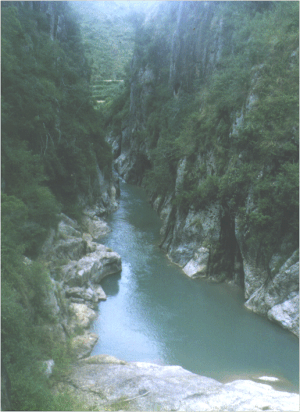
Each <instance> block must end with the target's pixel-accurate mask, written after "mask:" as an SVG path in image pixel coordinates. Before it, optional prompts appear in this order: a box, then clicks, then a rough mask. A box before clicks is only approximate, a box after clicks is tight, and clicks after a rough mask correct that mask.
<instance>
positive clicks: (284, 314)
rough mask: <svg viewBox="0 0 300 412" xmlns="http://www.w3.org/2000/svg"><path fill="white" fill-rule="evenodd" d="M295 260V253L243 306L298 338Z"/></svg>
mask: <svg viewBox="0 0 300 412" xmlns="http://www.w3.org/2000/svg"><path fill="white" fill-rule="evenodd" d="M297 259H298V251H295V252H294V253H293V254H292V256H291V257H290V258H289V259H288V260H287V261H286V262H285V263H284V264H283V265H282V267H281V268H280V270H279V272H278V273H277V274H276V275H275V276H274V278H272V279H269V281H268V282H266V283H265V284H263V285H262V286H261V287H259V288H258V289H257V290H255V292H254V293H253V294H252V295H251V296H250V298H249V299H248V300H247V302H246V303H245V306H246V307H247V308H248V309H250V310H252V311H253V312H256V313H259V314H263V315H267V316H268V318H269V319H270V320H274V321H276V322H277V323H279V324H281V325H282V326H283V327H284V328H286V329H288V330H290V331H291V332H292V333H294V334H296V335H297V336H299V304H298V302H299V261H297V262H296V263H294V262H295V260H297Z"/></svg>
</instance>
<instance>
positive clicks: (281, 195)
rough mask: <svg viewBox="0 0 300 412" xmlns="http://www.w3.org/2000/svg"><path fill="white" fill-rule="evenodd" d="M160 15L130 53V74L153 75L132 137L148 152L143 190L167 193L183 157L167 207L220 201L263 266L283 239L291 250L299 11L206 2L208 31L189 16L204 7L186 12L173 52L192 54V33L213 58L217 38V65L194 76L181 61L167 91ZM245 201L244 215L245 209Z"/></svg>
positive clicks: (166, 43) (167, 19)
mask: <svg viewBox="0 0 300 412" xmlns="http://www.w3.org/2000/svg"><path fill="white" fill-rule="evenodd" d="M162 7H165V8H166V7H168V10H167V9H164V13H163V12H161V13H160V16H162V18H161V19H159V20H156V21H155V22H153V23H152V26H151V24H148V25H143V26H140V28H139V33H138V36H137V37H138V41H137V42H136V45H135V47H136V50H135V53H136V56H138V62H139V64H140V66H137V65H136V66H135V68H136V70H137V71H138V70H139V68H140V67H142V68H145V67H146V65H147V67H151V68H152V70H153V71H154V73H155V77H156V80H155V81H153V84H152V86H153V89H152V90H153V92H152V94H150V96H148V101H147V107H146V110H147V112H146V114H145V118H146V119H147V120H146V122H145V123H144V124H143V130H141V133H142V134H143V136H144V138H145V139H146V140H147V142H148V144H149V145H150V147H152V150H151V152H150V153H151V167H150V169H149V170H148V172H147V174H146V179H145V180H144V182H145V185H146V187H147V189H148V190H149V191H151V192H152V193H156V194H162V195H163V194H165V193H166V192H170V193H171V192H172V191H173V190H174V185H175V177H176V170H177V165H178V162H179V160H180V159H182V158H183V157H185V158H186V159H187V168H186V172H185V177H184V184H183V185H182V189H181V191H180V193H178V194H177V195H176V198H175V199H174V202H175V204H176V205H177V206H178V207H179V208H181V209H183V210H184V209H186V210H187V209H188V207H189V206H190V205H192V204H193V205H194V206H195V207H196V209H197V210H198V209H200V208H203V207H204V208H205V207H206V206H207V205H209V204H210V203H211V202H212V201H215V200H219V201H220V202H221V204H222V206H223V207H224V210H227V211H228V213H229V214H230V215H231V216H235V215H237V214H239V216H243V222H244V225H245V227H248V228H250V232H251V233H249V245H250V244H251V243H255V244H260V245H261V248H262V250H263V251H264V254H265V259H266V261H268V259H269V258H270V256H271V254H272V253H273V252H274V249H276V246H277V244H278V243H279V242H280V240H281V239H282V238H283V237H284V236H286V235H289V236H290V240H291V241H292V242H293V244H294V246H295V247H297V246H296V245H297V243H298V193H299V189H298V123H299V122H298V110H299V104H298V98H299V96H298V90H299V77H298V73H299V65H298V56H299V54H298V53H299V50H298V39H299V30H298V27H299V16H298V14H299V13H298V7H299V4H298V3H297V2H264V3H263V4H261V3H259V2H223V3H215V4H214V5H213V6H212V10H213V13H214V17H213V20H212V21H211V23H207V24H209V26H208V27H206V26H205V24H206V23H203V22H201V21H200V20H199V19H200V17H201V16H200V13H199V10H198V9H199V8H200V7H204V8H205V6H203V5H197V4H190V5H187V6H186V8H185V11H184V13H183V15H182V17H181V19H184V24H181V32H180V33H179V36H180V39H181V45H182V46H181V47H182V49H183V48H184V47H185V48H186V49H187V52H186V55H187V54H188V51H189V47H190V50H191V51H190V55H191V56H192V55H193V49H192V46H191V44H193V42H194V40H193V36H195V35H201V47H203V50H204V47H207V48H208V49H209V48H211V50H212V53H215V50H214V49H216V47H218V46H217V45H216V44H218V43H217V38H218V36H219V35H220V33H221V36H222V45H221V46H220V50H219V52H220V58H219V59H218V62H217V63H216V64H215V66H214V68H213V71H212V72H211V73H209V74H207V73H205V70H202V71H201V68H200V73H198V76H194V77H193V74H192V73H193V71H192V64H193V63H192V62H190V64H191V69H189V70H190V71H186V73H187V75H186V77H185V78H182V79H180V82H181V84H180V83H178V84H177V85H176V84H175V86H173V87H170V83H169V84H168V82H169V79H170V75H171V73H170V55H171V52H172V41H170V32H172V30H169V29H170V27H172V25H173V26H174V21H175V18H176V13H175V11H176V7H179V6H177V5H176V4H170V5H168V6H165V5H163V6H162ZM194 8H198V9H197V10H198V13H196V11H195V10H194ZM174 16H175V17H174ZM199 16H200V17H199ZM221 18H222V29H220V24H219V23H218V22H219V21H220V19H221ZM207 21H209V20H208V19H207ZM199 27H200V29H199ZM208 29H209V30H208ZM214 42H215V44H214ZM145 45H147V46H145ZM179 53H182V50H181V51H179ZM179 56H180V57H179V60H180V58H182V57H181V56H182V55H181V54H179ZM182 60H183V58H182ZM177 64H178V65H180V64H181V62H180V61H178V62H177ZM182 64H186V65H187V64H188V63H187V62H185V63H182ZM202 67H204V66H202ZM182 70H188V69H186V68H185V67H183V68H182ZM188 73H189V74H190V78H188ZM134 76H135V73H134V72H133V73H132V78H133V79H134V78H135V77H134ZM179 87H180V93H179V95H178V96H175V97H174V93H176V94H177V92H178V89H179ZM136 96H137V98H138V91H136ZM235 122H236V123H237V126H234V125H235ZM238 124H242V127H240V128H239V127H238ZM211 156H213V159H214V160H213V164H211V165H210V166H209V167H207V164H208V163H209V162H210V160H209V158H211ZM197 159H198V160H197ZM250 193H251V202H252V203H253V204H254V205H255V206H254V207H252V208H249V207H248V206H247V199H248V200H249V197H248V196H249V194H250ZM251 202H250V203H251ZM248 203H249V202H248Z"/></svg>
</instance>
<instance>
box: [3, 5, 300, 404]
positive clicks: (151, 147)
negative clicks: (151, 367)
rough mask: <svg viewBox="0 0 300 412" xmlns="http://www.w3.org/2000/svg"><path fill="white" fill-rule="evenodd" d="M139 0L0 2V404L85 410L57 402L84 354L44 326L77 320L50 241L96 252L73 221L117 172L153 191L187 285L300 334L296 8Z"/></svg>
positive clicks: (164, 242)
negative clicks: (235, 290) (45, 253)
mask: <svg viewBox="0 0 300 412" xmlns="http://www.w3.org/2000/svg"><path fill="white" fill-rule="evenodd" d="M135 3H136V2H132V4H130V3H127V2H126V3H125V2H99V3H97V2H76V4H74V5H71V4H70V2H52V1H47V2H35V1H33V2H31V1H28V2H4V1H3V2H1V57H2V69H1V70H2V72H1V73H2V82H1V84H2V88H1V97H2V105H1V114H2V128H1V131H2V158H1V159H2V162H1V206H2V211H1V218H2V225H1V228H2V229H1V257H2V261H1V273H2V281H1V309H2V322H1V332H2V338H1V339H2V340H1V342H2V348H1V349H2V351H1V365H2V409H3V410H76V408H77V410H82V409H83V408H84V407H85V406H84V405H82V404H80V405H77V404H76V403H74V399H72V396H69V395H68V394H67V393H65V394H56V395H55V394H54V391H53V385H54V383H57V382H59V381H60V379H62V378H65V374H66V371H67V370H68V368H67V367H68V364H69V363H70V362H71V361H72V360H73V358H72V355H71V352H70V351H69V348H70V344H69V343H70V342H69V341H68V340H66V341H65V342H64V344H62V343H61V342H59V341H58V340H57V339H54V338H48V335H45V330H44V329H43V326H44V325H45V324H46V323H47V324H49V325H50V328H51V327H53V330H54V326H55V325H56V324H57V323H58V320H57V318H58V316H62V313H63V312H64V311H65V313H67V312H68V308H64V307H63V305H62V307H60V308H58V312H59V315H57V317H56V315H55V316H54V315H53V313H54V312H53V310H52V309H53V308H52V309H51V308H50V306H51V304H53V302H52V303H51V302H50V303H49V296H50V295H51V294H50V292H49V291H52V292H53V284H55V285H56V286H57V284H59V282H60V281H61V278H60V277H59V276H60V275H61V266H62V265H66V262H67V263H69V262H70V259H73V256H72V257H71V258H70V257H68V259H64V258H59V259H57V262H54V263H53V262H52V263H51V264H53V265H54V264H55V265H57V268H58V269H57V270H56V269H55V270H56V272H55V276H57V279H56V278H55V279H54V277H55V276H54V277H53V276H52V273H50V272H51V270H52V269H53V265H52V266H51V265H50V263H49V262H48V263H49V264H48V263H47V264H46V263H45V261H43V260H42V259H41V249H42V246H43V245H44V243H45V240H46V239H48V237H49V233H51V230H52V233H55V234H54V235H53V236H52V241H53V242H55V241H58V242H59V241H61V242H62V238H64V237H65V239H64V240H67V241H70V238H69V235H70V233H71V234H72V236H73V235H74V233H75V235H74V237H76V236H77V238H76V239H75V241H74V238H73V239H72V241H73V242H74V244H75V243H76V242H77V243H76V245H77V246H78V245H79V246H78V250H79V249H80V248H81V249H80V253H79V252H78V256H77V257H76V259H74V261H78V260H79V258H81V257H82V256H85V255H86V253H87V252H92V251H95V250H96V248H97V245H95V244H94V243H92V242H91V241H90V238H89V237H86V238H85V239H83V236H82V233H81V232H80V230H81V228H80V225H78V224H77V223H76V222H75V220H71V219H70V218H72V219H77V220H78V221H79V222H80V220H81V218H82V211H83V209H84V208H85V207H92V206H94V205H95V203H97V199H99V197H100V196H101V194H102V193H101V190H102V186H103V187H104V186H106V183H105V182H108V181H112V179H113V176H112V167H114V168H115V170H116V171H117V172H118V173H119V174H120V175H121V176H122V177H123V178H124V179H125V180H126V181H127V182H130V183H134V184H138V185H142V186H143V187H144V188H145V189H146V191H147V193H148V195H149V198H150V201H151V203H152V205H153V207H154V208H155V210H156V211H157V212H158V213H159V215H160V217H161V218H162V220H163V224H162V229H161V247H162V249H163V250H164V251H165V252H166V253H168V256H169V258H170V259H171V260H172V261H173V262H175V263H177V264H178V265H179V266H181V267H182V268H183V270H184V272H185V273H186V274H187V275H188V276H191V277H208V278H210V279H212V280H213V281H217V282H220V281H224V280H226V281H230V282H231V283H234V284H238V285H240V286H241V287H243V288H244V291H245V299H246V300H247V302H246V305H248V307H249V308H250V309H252V310H254V311H255V312H257V313H261V314H264V315H267V316H268V317H269V318H270V319H272V320H275V321H277V322H279V323H280V324H281V325H283V326H284V327H286V328H287V329H289V330H290V331H292V332H293V333H295V334H297V333H299V314H298V307H299V292H298V291H299V279H298V272H297V264H298V267H299V263H297V262H298V260H299V254H298V247H299V245H298V212H299V202H298V199H299V181H298V176H299V169H298V134H299V119H298V117H299V95H298V91H299V3H298V2H253V1H251V2H172V1H171V2H155V3H156V4H155V6H154V5H151V4H150V5H147V4H146V5H143V6H142V7H141V8H139V7H138V5H137V7H136V9H135V7H133V6H134V4H135ZM137 3H138V2H137ZM145 3H148V2H145ZM133 9H134V10H135V11H134V13H132V10H133ZM144 13H145V14H144ZM80 27H81V28H80ZM129 59H130V60H131V63H130V64H129V63H128V60H129ZM103 80H124V81H123V82H120V83H111V84H110V83H109V86H108V84H105V85H104V86H102V83H101V84H100V83H99V81H103ZM99 85H100V86H99ZM93 86H97V87H96V89H95V87H93ZM97 100H98V104H97V102H96V101H97ZM99 101H100V102H101V103H99ZM103 102H105V104H102V103H103ZM95 108H96V109H97V110H95ZM115 192H116V190H115ZM115 192H114V196H115ZM107 204H109V199H108V200H107ZM98 206H99V205H98ZM102 206H103V205H102V204H101V205H100V206H99V207H98V212H99V211H100V212H101V213H106V212H105V207H103V208H102ZM100 212H99V214H100ZM66 215H67V216H66ZM89 218H90V220H93V219H94V220H97V216H96V214H93V212H91V215H90V217H89ZM89 218H88V219H89ZM59 219H65V220H64V223H63V225H62V226H61V227H64V230H66V229H65V227H66V226H67V227H68V229H67V230H69V233H67V234H66V232H64V231H63V230H61V232H60V235H59V236H61V238H59V236H58V235H57V233H58V231H57V230H56V232H55V228H57V226H58V222H59ZM98 220H99V219H98ZM65 222H67V223H68V224H66V223H65ZM70 222H71V223H70ZM102 223H103V222H102ZM72 225H73V226H72ZM98 229H99V227H98ZM55 236H57V237H58V238H57V239H56V238H55ZM86 239H87V240H86ZM70 243H72V242H71V241H70ZM52 246H53V243H52ZM77 246H76V247H77ZM58 249H59V248H58ZM104 249H105V248H104ZM104 249H103V250H104ZM78 250H77V249H76V253H77V251H78ZM73 252H74V251H72V253H73ZM76 253H75V252H74V254H76ZM103 253H111V254H113V252H111V251H108V250H105V252H103ZM62 255H63V254H62ZM79 255H80V257H79ZM105 256H106V255H105ZM115 257H116V256H115ZM59 260H60V261H59ZM58 261H59V262H58ZM119 267H120V266H118V268H119ZM118 270H119V269H118ZM51 276H52V277H51ZM55 282H56V283H55ZM56 286H55V287H56ZM72 286H73V285H72ZM76 286H77V285H76ZM81 286H82V285H81ZM67 287H69V285H67ZM88 287H90V284H89V285H86V284H85V285H84V288H85V289H84V291H85V292H86V289H87V288H88ZM69 289H70V288H69ZM66 290H67V289H65V290H63V292H62V289H59V287H58V286H57V290H56V292H57V295H59V294H61V295H64V294H65V292H66ZM274 290H275V292H276V293H275V292H274ZM278 291H279V292H278ZM52 292H51V293H52ZM56 292H55V293H56ZM73 292H74V291H73ZM92 292H93V293H94V291H92ZM277 292H278V295H277ZM80 293H82V290H81V292H80ZM279 295H280V296H279ZM51 296H52V297H53V296H54V292H53V293H52V295H51ZM274 296H275V297H274ZM278 296H279V298H278ZM63 299H64V297H63V298H62V300H61V301H59V300H55V302H56V303H55V304H56V305H57V306H58V303H57V302H63V301H64V300H63ZM75 299H76V298H75ZM79 299H80V298H79ZM50 300H51V299H50ZM69 300H70V302H71V298H70V299H69ZM97 302H98V301H97ZM270 302H271V303H270ZM94 303H95V302H94ZM282 305H285V306H282ZM52 306H53V305H52ZM54 306H55V305H54ZM279 306H280V308H279ZM276 307H277V312H276V310H275V311H274V310H273V309H274V308H276ZM286 308H287V309H286ZM56 309H57V308H56ZM284 310H285V312H284ZM271 312H272V313H271ZM282 312H284V316H286V314H288V322H286V319H287V318H286V317H285V318H283V320H282V319H281V318H280V316H281V315H278V313H280V314H282ZM65 313H63V315H65ZM67 315H68V313H67ZM67 315H66V316H67ZM297 316H298V317H297ZM297 322H298V323H297ZM53 325H54V326H53ZM297 325H298V326H297ZM59 326H60V327H61V329H63V327H62V326H61V323H60V324H59ZM67 326H69V325H66V329H67ZM76 327H77V326H76V325H75V326H74V325H73V329H72V328H70V329H71V330H73V331H74V330H75V329H76ZM48 329H49V328H48ZM77 329H80V328H77ZM79 332H80V333H81V332H82V330H80V331H79ZM62 334H63V336H69V337H70V336H71V333H69V335H68V333H65V332H63V333H62ZM49 336H50V335H49ZM51 336H52V335H51ZM53 336H54V334H53ZM49 359H51V360H54V361H55V369H54V372H53V374H52V377H51V379H48V378H47V375H46V374H45V369H46V366H45V364H43V361H45V360H49Z"/></svg>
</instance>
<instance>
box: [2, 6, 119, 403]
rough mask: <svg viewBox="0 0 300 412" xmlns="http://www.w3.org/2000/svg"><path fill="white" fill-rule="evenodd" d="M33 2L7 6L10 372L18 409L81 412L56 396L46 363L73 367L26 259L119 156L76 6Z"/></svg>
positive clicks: (38, 277) (5, 197) (46, 282)
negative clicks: (99, 107) (49, 333)
mask: <svg viewBox="0 0 300 412" xmlns="http://www.w3.org/2000/svg"><path fill="white" fill-rule="evenodd" d="M33 3H34V4H33V5H31V6H32V7H28V4H27V3H26V2H25V4H21V2H2V4H1V9H2V13H1V45H2V51H1V52H2V67H1V69H2V89H1V99H2V106H1V113H2V125H1V126H2V162H1V172H2V196H1V218H2V225H1V258H2V259H1V275H2V278H1V286H2V287H1V309H2V310H1V312H2V313H1V315H2V323H1V332H2V335H1V339H2V348H1V349H2V351H1V355H2V364H3V365H4V366H5V369H6V370H7V372H8V376H9V378H10V381H11V396H12V399H11V402H12V405H13V408H14V410H63V409H65V410H72V409H73V408H78V409H79V410H82V409H83V408H82V407H79V406H78V405H76V404H75V403H74V402H73V400H72V399H71V398H70V397H68V396H64V395H59V396H58V397H55V396H54V395H53V393H52V389H51V384H50V381H49V380H48V379H47V378H46V376H45V373H44V367H43V366H42V361H43V360H44V359H51V358H52V359H54V360H55V363H56V368H55V374H56V376H58V375H61V376H62V375H63V374H64V373H66V371H67V368H68V365H69V364H70V362H71V361H72V358H71V357H70V354H69V352H68V350H69V349H68V347H60V346H59V345H58V343H57V342H55V341H53V340H51V343H49V342H45V338H44V331H43V327H42V326H43V325H44V324H45V323H54V324H55V322H56V319H54V317H53V314H52V313H51V311H50V309H49V307H48V306H47V297H48V294H49V293H50V288H51V281H50V277H49V273H48V271H47V268H46V267H45V266H44V264H43V263H41V262H38V261H30V260H28V259H25V258H24V255H26V256H29V257H31V258H36V257H37V256H38V253H39V250H40V247H41V245H42V244H43V242H44V240H45V237H46V236H47V233H48V231H49V229H50V228H51V227H54V226H55V225H56V224H57V215H58V213H59V212H60V210H64V211H70V214H71V215H72V214H73V216H74V215H76V217H78V214H79V212H80V210H79V206H78V203H77V199H78V195H79V194H80V193H85V194H87V195H90V194H93V178H95V177H96V174H97V167H98V165H99V167H100V168H101V170H102V171H104V173H105V174H106V176H109V175H110V173H111V172H110V171H111V162H112V155H111V150H110V147H109V145H107V144H106V143H105V141H104V132H103V119H102V118H99V116H98V115H97V113H96V112H95V110H94V109H93V102H92V98H91V95H90V92H89V77H90V70H89V68H88V66H87V63H86V59H85V56H84V48H83V45H82V42H81V37H80V30H79V26H78V24H77V23H76V21H75V20H74V15H73V14H72V12H71V10H70V7H69V4H68V2H52V3H51V4H50V3H47V2H45V4H42V3H43V2H42V3H40V2H33ZM49 4H50V6H51V7H52V11H51V12H54V13H56V16H54V17H56V18H58V16H62V15H63V19H61V22H62V21H63V23H61V27H60V31H59V30H56V28H57V27H54V28H53V38H52V39H51V37H50V35H49V33H50V28H51V27H50V23H51V19H48V16H47V13H46V11H47V8H48V6H49ZM43 10H44V11H43ZM54 20H55V19H54Z"/></svg>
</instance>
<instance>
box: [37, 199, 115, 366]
mask: <svg viewBox="0 0 300 412" xmlns="http://www.w3.org/2000/svg"><path fill="white" fill-rule="evenodd" d="M116 207H117V203H116V202H115V208H116ZM101 215H103V210H102V209H101V210H100V209H99V207H97V206H95V207H94V208H90V207H86V208H85V209H84V210H83V216H82V219H81V222H80V223H79V222H77V221H76V220H73V219H71V218H69V217H68V216H66V215H65V214H63V213H61V214H60V216H59V218H60V222H59V224H58V227H57V229H56V230H54V229H52V231H51V233H50V236H49V237H48V239H47V241H46V242H45V244H44V245H43V248H42V254H41V256H40V258H41V259H43V260H44V261H45V262H47V263H46V264H47V267H48V270H49V274H50V281H51V287H49V290H48V297H47V302H46V305H47V306H48V308H49V309H50V311H51V314H52V322H49V323H48V324H45V325H43V328H44V333H45V339H47V338H49V339H53V340H59V341H61V342H66V341H67V340H68V339H71V347H72V349H73V351H74V353H75V356H76V357H77V358H78V359H81V358H83V357H86V356H88V355H89V354H90V353H91V351H92V349H93V347H94V345H95V344H96V343H97V340H98V336H97V335H96V334H94V333H91V332H89V331H88V328H89V327H90V325H91V322H92V321H93V320H94V319H95V318H96V317H97V308H98V303H99V301H101V300H105V299H106V295H105V293H104V291H103V289H102V287H101V286H100V282H101V280H102V279H103V278H104V277H106V276H108V275H111V274H114V273H118V272H120V271H121V269H122V264H121V257H120V256H119V255H118V254H117V253H115V252H113V251H112V250H111V249H109V248H107V247H106V246H104V245H102V244H100V243H99V241H100V240H101V238H102V237H103V236H105V235H106V234H107V233H108V232H109V231H110V229H109V227H108V225H107V223H106V222H105V221H104V220H103V219H101V218H100V217H99V216H101Z"/></svg>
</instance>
